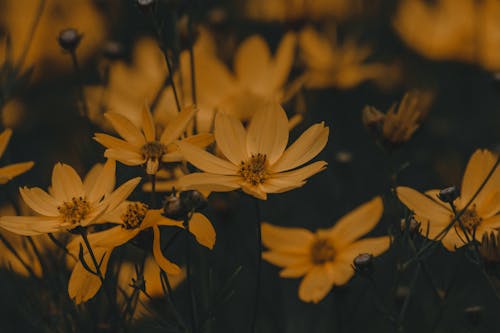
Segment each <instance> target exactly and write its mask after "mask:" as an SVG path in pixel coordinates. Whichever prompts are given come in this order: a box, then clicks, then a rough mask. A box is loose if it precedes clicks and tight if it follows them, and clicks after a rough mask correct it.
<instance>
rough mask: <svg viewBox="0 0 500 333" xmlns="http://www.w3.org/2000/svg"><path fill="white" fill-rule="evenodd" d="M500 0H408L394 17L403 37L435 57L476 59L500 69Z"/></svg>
mask: <svg viewBox="0 0 500 333" xmlns="http://www.w3.org/2000/svg"><path fill="white" fill-rule="evenodd" d="M498 17H500V2H498V1H497V0H484V1H475V0H438V1H435V2H429V1H424V0H404V1H402V2H401V3H400V5H399V9H398V12H397V15H396V17H395V19H394V27H395V29H396V31H397V32H398V34H399V36H400V37H401V38H402V39H403V41H404V42H405V43H406V44H408V45H409V46H410V47H411V48H413V49H415V50H416V51H417V52H419V53H421V54H423V55H424V56H425V57H428V58H430V59H434V60H458V61H465V62H472V63H476V64H479V65H481V66H483V67H484V68H486V69H488V70H498V69H500V55H499V53H498V49H499V48H500V38H499V36H500V20H498Z"/></svg>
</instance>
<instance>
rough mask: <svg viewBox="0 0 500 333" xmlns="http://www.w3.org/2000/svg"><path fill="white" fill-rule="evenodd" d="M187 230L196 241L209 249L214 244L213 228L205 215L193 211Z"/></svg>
mask: <svg viewBox="0 0 500 333" xmlns="http://www.w3.org/2000/svg"><path fill="white" fill-rule="evenodd" d="M189 231H190V232H191V233H192V234H193V235H194V237H195V238H196V240H197V241H198V243H200V244H201V245H203V246H205V247H208V248H209V249H210V250H212V249H213V248H214V245H215V236H216V234H215V229H214V227H213V225H212V223H211V222H210V221H209V220H208V219H207V218H206V216H205V215H203V214H200V213H194V215H193V217H192V218H191V220H190V221H189Z"/></svg>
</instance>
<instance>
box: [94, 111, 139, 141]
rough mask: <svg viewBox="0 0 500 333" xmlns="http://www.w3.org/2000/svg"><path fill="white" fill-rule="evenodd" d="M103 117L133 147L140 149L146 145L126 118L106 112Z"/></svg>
mask: <svg viewBox="0 0 500 333" xmlns="http://www.w3.org/2000/svg"><path fill="white" fill-rule="evenodd" d="M104 116H105V117H106V118H107V119H108V120H109V121H110V122H111V124H112V125H113V128H114V129H115V130H116V131H117V132H118V134H120V136H121V137H122V138H124V139H125V140H127V141H128V142H130V143H131V144H133V145H134V146H137V147H142V146H143V145H144V144H145V143H146V140H145V138H144V135H143V134H142V133H141V131H139V129H138V128H137V127H136V126H135V125H134V124H133V123H132V122H131V121H130V120H128V119H127V118H126V117H124V116H122V115H121V114H119V113H114V112H107V113H105V114H104Z"/></svg>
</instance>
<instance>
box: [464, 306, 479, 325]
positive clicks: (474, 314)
mask: <svg viewBox="0 0 500 333" xmlns="http://www.w3.org/2000/svg"><path fill="white" fill-rule="evenodd" d="M464 312H465V315H466V316H467V319H469V321H470V323H471V324H472V325H473V326H477V325H478V324H479V321H480V320H481V315H482V313H483V307H482V306H480V305H474V306H469V307H468V308H466V309H465V310H464Z"/></svg>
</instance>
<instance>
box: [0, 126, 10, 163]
mask: <svg viewBox="0 0 500 333" xmlns="http://www.w3.org/2000/svg"><path fill="white" fill-rule="evenodd" d="M11 137H12V130H11V129H10V128H6V129H5V130H4V131H3V132H2V133H1V134H0V157H2V155H3V153H4V152H5V149H6V148H7V145H8V144H9V140H10V138H11Z"/></svg>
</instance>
